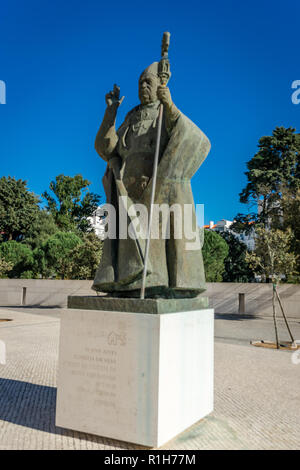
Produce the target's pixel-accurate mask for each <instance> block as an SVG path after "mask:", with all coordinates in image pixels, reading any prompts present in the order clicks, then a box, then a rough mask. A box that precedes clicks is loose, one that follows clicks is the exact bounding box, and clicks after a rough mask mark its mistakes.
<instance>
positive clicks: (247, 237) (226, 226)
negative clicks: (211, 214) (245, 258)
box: [204, 219, 255, 251]
mask: <svg viewBox="0 0 300 470" xmlns="http://www.w3.org/2000/svg"><path fill="white" fill-rule="evenodd" d="M232 224H233V221H232V220H226V219H221V220H219V222H217V223H216V224H215V223H214V222H213V221H210V222H209V225H204V228H205V229H206V230H214V231H215V232H230V233H232V235H234V236H235V237H236V238H237V239H238V240H239V241H240V242H243V243H245V245H246V246H247V249H248V250H249V251H252V250H254V248H255V240H254V230H251V232H250V233H249V234H246V233H236V232H234V231H233V230H231V228H230V227H231V225H232Z"/></svg>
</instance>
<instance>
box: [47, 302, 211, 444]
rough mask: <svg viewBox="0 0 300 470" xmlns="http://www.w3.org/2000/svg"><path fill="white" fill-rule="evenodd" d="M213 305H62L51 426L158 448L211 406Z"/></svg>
mask: <svg viewBox="0 0 300 470" xmlns="http://www.w3.org/2000/svg"><path fill="white" fill-rule="evenodd" d="M213 322H214V312H213V310H212V309H203V310H194V311H189V312H177V313H169V314H167V315H165V314H149V313H147V314H143V313H126V312H107V311H99V310H79V309H67V310H63V313H62V319H61V334H60V351H59V372H58V394H57V410H56V425H57V426H60V427H64V428H68V429H74V430H77V431H82V432H86V433H91V434H96V435H100V436H105V437H110V438H114V439H118V440H123V441H127V442H133V443H136V444H141V445H144V446H149V447H158V446H160V445H162V444H164V443H165V442H167V441H169V440H170V439H172V438H173V437H175V436H176V435H177V434H179V433H181V432H182V431H184V430H185V429H186V428H188V427H189V426H191V425H192V424H194V423H195V422H197V421H198V420H200V419H201V418H203V417H204V416H206V415H207V414H209V413H210V412H211V411H212V410H213Z"/></svg>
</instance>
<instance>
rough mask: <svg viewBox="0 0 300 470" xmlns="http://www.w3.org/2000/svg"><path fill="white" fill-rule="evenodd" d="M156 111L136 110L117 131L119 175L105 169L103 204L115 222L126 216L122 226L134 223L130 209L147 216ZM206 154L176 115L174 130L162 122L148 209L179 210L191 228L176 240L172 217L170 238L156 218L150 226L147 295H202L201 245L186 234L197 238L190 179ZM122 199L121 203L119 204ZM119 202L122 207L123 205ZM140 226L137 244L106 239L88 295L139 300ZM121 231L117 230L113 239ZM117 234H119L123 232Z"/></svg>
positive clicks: (196, 132)
mask: <svg viewBox="0 0 300 470" xmlns="http://www.w3.org/2000/svg"><path fill="white" fill-rule="evenodd" d="M158 111H159V102H156V103H152V104H151V105H144V106H142V105H140V106H137V107H136V108H134V109H133V110H132V111H131V112H130V113H128V115H127V116H126V118H125V121H124V122H123V124H122V125H121V126H120V128H119V129H118V131H117V135H118V144H117V147H116V149H115V152H114V157H116V156H117V157H119V161H120V165H119V170H118V169H117V170H115V169H114V170H112V169H111V168H110V167H109V166H108V167H107V170H106V173H105V175H104V177H103V186H104V189H105V193H106V198H107V202H108V203H110V204H112V205H113V206H114V207H115V208H116V215H117V220H118V218H119V214H120V211H122V214H124V213H125V214H126V215H125V221H126V224H127V225H128V226H129V225H130V224H131V225H132V222H133V220H134V219H135V222H136V220H137V219H136V217H135V216H136V215H137V214H135V211H134V209H135V206H134V205H136V204H144V205H145V206H146V207H147V209H148V210H149V206H150V199H151V189H152V172H153V160H154V153H155V141H156V134H157V124H158ZM209 150H210V142H209V140H208V138H207V137H206V136H205V135H204V133H203V132H202V131H201V130H200V129H199V128H198V127H197V126H196V125H195V124H194V123H193V122H192V121H190V119H188V118H187V117H186V116H184V115H183V114H182V113H180V114H179V117H178V119H177V120H176V123H175V124H173V125H172V127H170V126H169V127H168V123H167V122H166V121H165V119H164V120H163V125H162V137H161V146H160V156H159V164H158V170H157V184H156V192H155V200H154V202H155V204H159V205H161V204H167V205H168V206H169V207H171V206H173V205H174V204H175V205H177V209H178V208H179V210H180V209H181V210H182V219H183V222H185V223H186V224H187V223H188V224H191V225H192V226H191V227H190V228H189V230H188V231H185V230H184V227H183V225H182V226H181V229H182V230H181V231H182V234H181V235H182V236H180V233H179V237H178V233H177V235H175V236H174V230H175V228H174V226H175V225H176V223H177V217H178V212H176V210H175V211H174V213H173V212H172V211H171V217H170V219H169V230H170V236H168V235H166V233H168V232H167V230H168V229H167V227H166V224H165V223H164V222H163V219H162V217H159V218H156V219H155V221H156V222H157V224H158V226H159V230H160V234H159V238H158V239H151V241H150V250H149V260H148V264H147V277H146V295H150V296H151V295H162V296H164V295H166V296H175V297H176V296H183V297H184V296H193V295H197V294H199V293H201V292H203V291H204V290H205V275H204V268H203V259H202V253H201V246H200V244H199V243H195V239H194V240H193V239H190V238H191V230H192V231H193V232H195V233H197V237H198V227H197V220H196V214H195V207H194V201H193V194H192V189H191V178H192V176H193V175H194V174H195V173H196V171H197V170H198V168H199V167H200V165H201V164H202V162H203V161H204V159H205V158H206V156H207V154H208V152H209ZM104 158H105V159H107V160H108V159H109V157H108V158H106V157H105V156H104ZM120 196H124V197H125V199H124V198H123V199H122V200H121V199H120ZM125 200H126V207H125V206H124V204H123V202H122V201H125ZM185 205H188V206H186V207H188V210H187V212H186V213H189V214H190V215H191V218H190V219H191V220H188V219H186V218H185V217H184V215H185V211H184V206H185ZM173 207H174V206H173ZM126 210H127V212H125V211H126ZM123 220H124V217H123ZM140 222H141V223H140V226H139V229H141V230H136V233H135V235H136V236H135V237H130V236H128V237H127V238H126V239H123V238H120V237H119V236H117V238H116V239H111V238H106V239H105V241H104V247H103V256H102V259H101V262H100V265H99V267H98V270H97V272H96V276H95V280H94V284H93V289H95V290H97V291H102V292H108V293H114V295H118V293H119V294H120V296H121V295H128V296H130V295H131V294H132V295H136V294H137V292H138V290H139V289H140V288H141V278H142V273H143V268H144V253H145V234H146V232H147V226H144V227H143V223H142V221H141V219H140ZM179 225H181V224H177V227H179ZM119 228H120V227H118V224H117V232H118V229H119ZM126 228H127V227H126ZM122 230H123V233H124V227H122ZM117 235H118V234H117ZM198 241H199V239H198ZM193 242H194V243H193ZM191 248H192V249H191Z"/></svg>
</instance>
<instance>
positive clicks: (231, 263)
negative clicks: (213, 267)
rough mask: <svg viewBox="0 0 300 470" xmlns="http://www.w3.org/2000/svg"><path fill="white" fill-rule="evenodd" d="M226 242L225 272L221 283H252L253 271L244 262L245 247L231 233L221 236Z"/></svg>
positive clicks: (224, 233)
mask: <svg viewBox="0 0 300 470" xmlns="http://www.w3.org/2000/svg"><path fill="white" fill-rule="evenodd" d="M221 236H222V237H223V239H224V240H225V241H226V243H227V245H228V248H229V251H228V255H227V256H226V258H225V260H224V266H225V271H224V273H223V282H252V281H254V271H253V270H252V269H251V268H250V266H249V263H247V261H246V254H247V246H246V245H245V243H243V242H241V241H240V240H238V239H237V237H236V236H234V235H233V234H232V233H231V232H223V233H222V234H221Z"/></svg>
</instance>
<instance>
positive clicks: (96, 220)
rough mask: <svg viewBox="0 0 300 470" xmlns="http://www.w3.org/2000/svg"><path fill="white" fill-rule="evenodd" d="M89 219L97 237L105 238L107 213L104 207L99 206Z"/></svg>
mask: <svg viewBox="0 0 300 470" xmlns="http://www.w3.org/2000/svg"><path fill="white" fill-rule="evenodd" d="M88 220H89V222H90V224H91V226H92V227H93V229H94V231H95V234H96V235H97V237H99V238H100V239H101V240H103V239H104V232H105V215H104V211H103V209H102V207H101V206H99V207H97V209H96V210H95V212H94V214H93V215H92V217H88Z"/></svg>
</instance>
